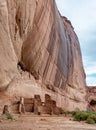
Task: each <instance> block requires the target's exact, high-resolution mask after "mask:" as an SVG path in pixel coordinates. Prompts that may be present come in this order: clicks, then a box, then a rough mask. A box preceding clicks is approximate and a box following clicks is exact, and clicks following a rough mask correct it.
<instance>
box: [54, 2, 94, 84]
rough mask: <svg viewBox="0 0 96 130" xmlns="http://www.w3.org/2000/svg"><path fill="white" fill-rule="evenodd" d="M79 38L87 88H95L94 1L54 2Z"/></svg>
mask: <svg viewBox="0 0 96 130" xmlns="http://www.w3.org/2000/svg"><path fill="white" fill-rule="evenodd" d="M56 3H57V6H58V9H59V11H60V13H61V15H63V16H66V17H67V18H68V19H69V20H70V21H71V23H72V25H73V27H74V30H75V32H76V34H77V36H78V38H79V42H80V46H81V51H82V58H83V65H84V69H85V73H86V83H87V85H88V86H96V56H95V55H96V15H95V13H96V0H56Z"/></svg>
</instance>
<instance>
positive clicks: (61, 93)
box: [0, 0, 87, 110]
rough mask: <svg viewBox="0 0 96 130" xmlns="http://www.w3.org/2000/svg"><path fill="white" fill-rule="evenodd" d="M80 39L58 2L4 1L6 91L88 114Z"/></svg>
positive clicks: (0, 22)
mask: <svg viewBox="0 0 96 130" xmlns="http://www.w3.org/2000/svg"><path fill="white" fill-rule="evenodd" d="M85 85H86V84H85V73H84V69H83V64H82V56H81V51H80V45H79V41H78V38H77V36H76V34H75V32H74V29H73V27H72V25H71V22H70V21H68V20H67V18H65V17H61V15H60V13H59V12H58V9H57V7H56V3H55V1H54V0H28V1H27V0H0V91H3V92H4V93H6V94H7V95H10V96H13V97H15V96H16V97H19V96H22V97H25V98H33V97H34V95H36V94H37V95H40V96H41V98H42V100H44V95H45V94H49V95H50V96H51V97H52V99H53V100H55V101H56V102H57V106H59V107H62V108H64V109H67V110H74V109H80V110H86V108H87V102H86V88H85Z"/></svg>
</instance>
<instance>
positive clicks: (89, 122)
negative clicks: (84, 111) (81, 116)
mask: <svg viewBox="0 0 96 130" xmlns="http://www.w3.org/2000/svg"><path fill="white" fill-rule="evenodd" d="M86 122H87V123H88V124H95V120H93V119H91V118H89V117H88V118H87V121H86Z"/></svg>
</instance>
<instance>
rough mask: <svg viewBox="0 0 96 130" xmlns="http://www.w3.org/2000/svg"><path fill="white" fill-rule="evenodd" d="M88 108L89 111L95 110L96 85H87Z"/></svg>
mask: <svg viewBox="0 0 96 130" xmlns="http://www.w3.org/2000/svg"><path fill="white" fill-rule="evenodd" d="M88 103H89V107H88V109H89V110H91V111H96V86H94V87H92V86H90V87H88Z"/></svg>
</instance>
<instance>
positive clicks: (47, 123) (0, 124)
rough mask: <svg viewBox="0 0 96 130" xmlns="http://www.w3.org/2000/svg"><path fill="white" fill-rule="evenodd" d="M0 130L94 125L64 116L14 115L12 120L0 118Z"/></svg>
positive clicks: (95, 129) (87, 129)
mask: <svg viewBox="0 0 96 130" xmlns="http://www.w3.org/2000/svg"><path fill="white" fill-rule="evenodd" d="M0 130H96V125H89V124H86V123H84V122H75V121H72V119H71V118H66V117H64V116H55V115H52V116H49V115H42V116H41V115H40V116H36V115H33V114H30V113H29V114H25V115H19V114H15V115H14V120H6V119H3V118H0Z"/></svg>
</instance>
